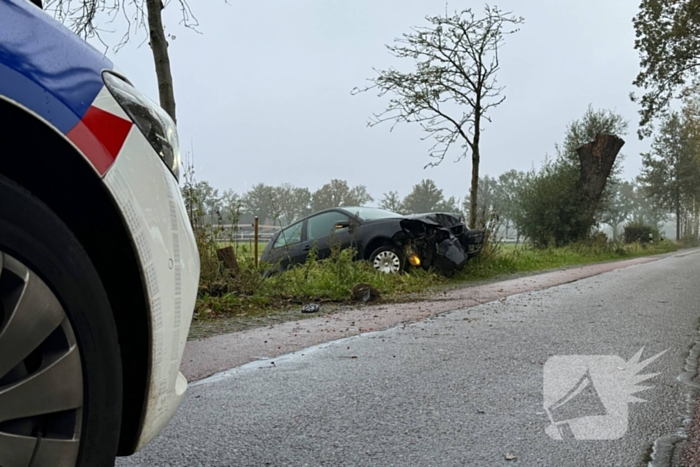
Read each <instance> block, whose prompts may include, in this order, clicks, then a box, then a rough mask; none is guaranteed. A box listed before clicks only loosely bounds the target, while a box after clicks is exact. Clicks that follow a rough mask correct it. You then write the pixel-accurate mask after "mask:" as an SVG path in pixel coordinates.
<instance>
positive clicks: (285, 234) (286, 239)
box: [273, 222, 304, 248]
mask: <svg viewBox="0 0 700 467" xmlns="http://www.w3.org/2000/svg"><path fill="white" fill-rule="evenodd" d="M303 225H304V223H303V222H297V223H296V224H294V225H290V226H289V227H287V228H286V229H284V230H283V231H281V232H280V234H279V236H278V237H277V240H275V244H274V245H273V248H280V247H283V246H289V245H294V244H295V243H299V242H301V228H302V226H303Z"/></svg>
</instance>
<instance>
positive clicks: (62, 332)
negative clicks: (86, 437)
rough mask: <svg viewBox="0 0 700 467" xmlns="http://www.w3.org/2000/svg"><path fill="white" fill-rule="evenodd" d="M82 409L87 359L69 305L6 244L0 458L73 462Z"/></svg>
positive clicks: (0, 321)
mask: <svg viewBox="0 0 700 467" xmlns="http://www.w3.org/2000/svg"><path fill="white" fill-rule="evenodd" d="M82 408H83V370H82V364H81V359H80V353H79V350H78V345H77V341H76V338H75V333H74V332H73V328H72V326H71V324H70V321H69V320H68V317H67V315H66V313H65V310H64V309H63V307H62V306H61V304H60V302H59V300H58V298H57V297H56V295H55V294H54V293H53V292H52V291H51V289H50V288H49V287H48V286H47V285H46V284H45V283H44V282H43V281H42V280H41V279H40V278H39V277H38V276H37V275H36V274H34V273H33V272H32V271H31V270H30V269H29V268H28V267H27V266H25V265H24V264H22V263H21V262H20V261H18V260H16V259H15V258H13V257H11V256H9V255H8V254H4V253H3V252H2V251H0V465H1V466H2V467H26V466H32V467H39V466H45V465H46V466H48V465H51V466H73V465H75V463H76V462H77V458H78V452H79V448H80V432H81V427H82Z"/></svg>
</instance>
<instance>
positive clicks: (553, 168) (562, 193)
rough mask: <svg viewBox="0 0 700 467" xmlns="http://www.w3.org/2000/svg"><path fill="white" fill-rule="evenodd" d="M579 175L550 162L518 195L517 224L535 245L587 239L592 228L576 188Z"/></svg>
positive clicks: (562, 165)
mask: <svg viewBox="0 0 700 467" xmlns="http://www.w3.org/2000/svg"><path fill="white" fill-rule="evenodd" d="M577 180H578V172H577V170H575V169H572V168H571V167H569V166H567V165H565V164H563V163H560V162H554V163H552V162H550V163H547V164H545V166H544V167H543V168H542V169H541V170H540V171H539V172H537V173H531V174H530V180H529V183H526V184H524V186H523V188H522V189H521V190H520V193H519V196H518V200H517V202H518V209H517V210H516V213H515V215H514V221H515V224H516V226H517V228H518V231H519V232H522V233H523V235H524V236H525V237H527V238H529V239H530V241H531V242H532V244H533V246H535V247H537V248H546V247H548V246H555V247H560V246H563V245H566V244H568V243H571V242H576V241H581V240H584V239H585V238H586V237H587V235H588V233H589V229H590V225H589V224H590V222H589V221H587V220H586V216H585V214H584V212H583V209H582V207H581V202H580V196H579V193H578V190H577V189H576V186H577Z"/></svg>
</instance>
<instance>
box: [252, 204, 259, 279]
mask: <svg viewBox="0 0 700 467" xmlns="http://www.w3.org/2000/svg"><path fill="white" fill-rule="evenodd" d="M258 224H259V222H258V216H255V224H254V228H255V229H254V234H253V241H254V242H255V246H254V247H253V249H254V251H255V268H256V269H257V267H258Z"/></svg>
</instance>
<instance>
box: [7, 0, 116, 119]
mask: <svg viewBox="0 0 700 467" xmlns="http://www.w3.org/2000/svg"><path fill="white" fill-rule="evenodd" d="M111 68H112V62H111V61H110V60H109V59H107V58H106V57H105V56H104V55H102V54H101V53H99V52H98V51H97V50H96V49H94V48H93V47H91V46H90V45H88V44H87V43H86V42H85V41H83V40H82V39H80V38H79V37H78V36H76V35H75V34H73V33H72V32H70V31H69V30H68V29H66V28H65V27H64V26H63V25H61V24H59V23H58V22H57V21H55V20H54V19H53V18H51V17H50V16H49V15H47V14H46V13H44V12H42V11H41V10H40V9H39V8H37V7H36V6H34V5H32V4H31V3H29V2H28V1H26V0H0V95H4V96H6V97H8V98H10V99H12V100H15V101H17V102H19V103H20V104H22V105H24V106H25V107H27V108H29V109H31V110H32V111H34V112H36V113H37V114H39V115H40V116H42V117H43V118H45V119H46V120H47V121H49V122H50V123H51V124H53V125H54V126H55V127H56V128H57V129H58V130H59V131H61V132H62V133H67V132H68V131H69V130H70V129H71V128H73V127H74V126H75V125H76V124H77V123H78V121H80V119H81V118H83V116H84V115H85V113H86V112H87V110H88V108H89V107H90V105H91V104H92V102H93V101H94V100H95V97H97V94H98V93H99V92H100V90H101V89H102V86H103V83H102V77H101V75H100V72H101V71H102V70H105V69H111Z"/></svg>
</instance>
